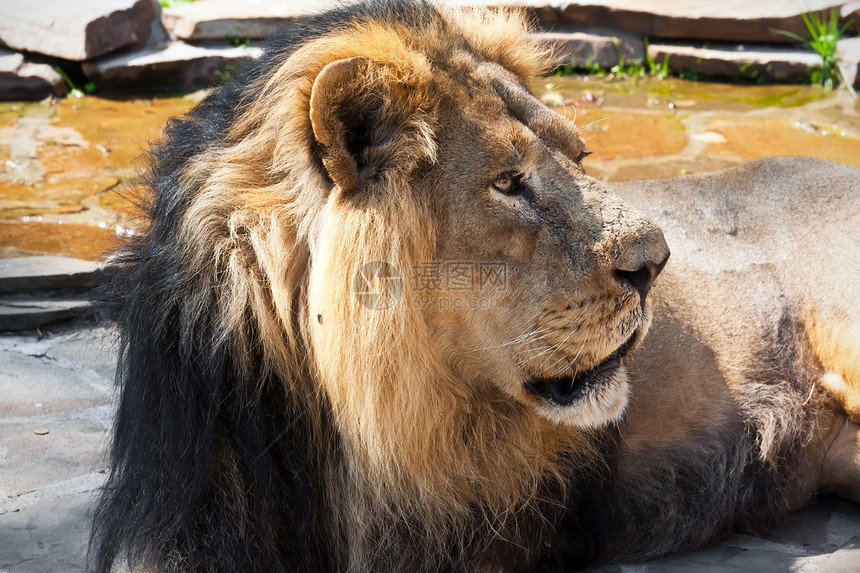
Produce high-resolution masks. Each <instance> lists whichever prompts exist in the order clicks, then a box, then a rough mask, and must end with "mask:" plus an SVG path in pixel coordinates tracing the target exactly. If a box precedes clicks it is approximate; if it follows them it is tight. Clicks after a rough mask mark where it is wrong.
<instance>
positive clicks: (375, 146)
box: [310, 57, 432, 193]
mask: <svg viewBox="0 0 860 573" xmlns="http://www.w3.org/2000/svg"><path fill="white" fill-rule="evenodd" d="M410 80H415V78H414V77H411V78H410V77H406V78H404V77H403V76H402V75H401V74H399V73H398V72H397V70H395V69H393V68H392V67H390V66H387V65H384V64H380V63H377V62H374V61H373V60H370V59H369V58H365V57H352V58H346V59H342V60H336V61H334V62H332V63H330V64H328V65H327V66H325V67H324V68H323V69H322V71H320V73H319V74H318V75H317V77H316V79H315V80H314V84H313V87H312V89H311V97H310V120H311V129H312V130H313V135H314V139H315V140H316V143H317V145H318V146H319V151H320V154H321V157H322V162H323V166H324V167H325V170H326V171H327V173H328V176H329V177H330V178H331V180H332V182H334V183H335V185H337V186H338V188H339V190H340V192H341V193H351V192H353V191H354V190H356V189H358V188H361V187H363V186H364V185H365V184H366V183H367V182H369V181H372V180H373V179H374V178H377V177H379V176H380V175H381V174H382V173H383V172H384V171H385V170H390V169H398V170H407V169H409V168H410V167H411V166H412V165H414V164H415V162H416V161H418V160H419V158H420V157H421V156H422V155H426V153H424V152H423V148H432V141H430V140H429V139H428V137H429V133H430V131H431V130H430V129H429V126H427V124H426V122H424V121H422V119H421V118H420V117H416V112H417V113H419V114H420V113H421V111H422V108H423V106H422V105H421V104H420V103H419V105H416V100H418V101H419V102H420V100H421V99H422V98H421V97H420V96H418V95H417V94H419V93H420V92H421V91H422V90H420V89H417V90H416V89H415V88H416V85H415V82H414V81H410ZM419 126H424V127H419ZM419 133H421V134H422V136H421V137H416V135H418V134H419Z"/></svg>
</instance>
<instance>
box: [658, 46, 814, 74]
mask: <svg viewBox="0 0 860 573" xmlns="http://www.w3.org/2000/svg"><path fill="white" fill-rule="evenodd" d="M648 55H649V56H650V57H651V59H652V60H654V61H655V62H657V63H662V62H663V61H664V59H665V58H666V57H667V56H668V67H669V70H670V71H671V72H673V73H680V72H695V73H697V74H701V75H703V76H707V77H712V78H733V79H738V78H741V79H746V80H751V81H757V80H761V81H768V82H794V81H799V80H801V79H803V78H804V77H806V76H807V74H808V73H809V69H810V68H813V67H815V66H818V65H820V63H821V59H820V58H819V57H818V55H816V54H813V53H812V52H807V51H804V50H792V49H788V48H776V47H770V46H748V47H745V46H734V45H727V46H722V47H719V46H711V47H707V48H704V47H699V46H691V45H666V44H651V45H649V46H648Z"/></svg>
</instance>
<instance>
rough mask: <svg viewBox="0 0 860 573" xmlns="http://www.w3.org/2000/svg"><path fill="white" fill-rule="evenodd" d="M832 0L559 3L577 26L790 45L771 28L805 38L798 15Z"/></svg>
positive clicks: (819, 8) (827, 6) (592, 0)
mask: <svg viewBox="0 0 860 573" xmlns="http://www.w3.org/2000/svg"><path fill="white" fill-rule="evenodd" d="M842 4H844V2H837V1H834V0H759V1H758V2H750V1H749V0H724V1H723V2H712V1H709V0H654V1H653V2H641V1H640V0H597V1H595V0H583V1H578V2H565V3H562V6H563V8H562V17H563V19H564V20H565V21H566V22H568V23H570V24H573V25H576V26H586V27H601V28H611V29H614V30H622V31H625V32H629V33H631V34H636V35H639V36H645V37H648V38H651V39H657V38H665V39H669V38H673V39H686V40H711V41H718V42H738V43H750V42H762V43H793V42H794V40H792V39H790V38H787V37H785V36H783V35H781V34H778V33H777V32H775V30H786V31H789V32H792V33H795V34H798V35H800V36H806V35H807V30H806V25H805V24H804V23H803V18H802V16H801V15H802V14H804V13H808V12H817V11H822V10H824V11H826V10H830V9H837V10H838V9H839V8H840V7H841V6H842Z"/></svg>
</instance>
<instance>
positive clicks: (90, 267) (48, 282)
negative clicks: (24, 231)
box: [0, 256, 100, 294]
mask: <svg viewBox="0 0 860 573" xmlns="http://www.w3.org/2000/svg"><path fill="white" fill-rule="evenodd" d="M99 268H100V267H99V265H98V264H96V263H93V262H91V261H84V260H81V259H72V258H69V257H53V256H45V257H21V258H15V259H0V294H6V293H33V292H36V291H40V290H46V289H84V288H92V287H94V286H95V285H96V282H97V279H98V270H99Z"/></svg>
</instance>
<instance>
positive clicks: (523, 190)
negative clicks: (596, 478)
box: [418, 75, 669, 428]
mask: <svg viewBox="0 0 860 573" xmlns="http://www.w3.org/2000/svg"><path fill="white" fill-rule="evenodd" d="M476 81H481V80H480V79H479V80H476ZM485 81H486V80H485ZM487 83H488V84H489V85H486V86H484V88H485V89H483V90H473V95H472V97H471V98H465V97H456V96H454V97H452V98H451V101H449V102H448V106H450V107H449V109H446V110H445V112H444V114H443V115H444V116H445V117H447V118H452V119H449V120H448V121H447V122H446V124H445V126H444V127H443V128H442V130H441V132H440V139H439V161H438V168H436V169H432V170H430V171H429V172H428V173H427V174H426V176H425V177H424V180H425V181H423V182H422V183H421V184H419V186H418V188H421V187H424V186H425V185H426V186H427V187H432V188H433V193H434V196H435V197H436V198H437V201H438V203H437V204H438V208H439V211H438V213H439V215H440V224H439V227H438V231H437V233H438V234H437V237H438V238H437V250H436V262H437V263H438V265H437V275H439V274H440V273H438V269H439V268H441V269H442V270H444V271H445V273H444V274H445V276H444V277H442V276H439V277H438V278H439V279H442V278H444V279H445V280H446V281H447V282H446V284H445V285H444V286H442V284H441V280H440V281H439V282H437V284H435V285H433V284H431V283H430V281H428V280H426V279H427V277H426V276H420V275H419V276H418V279H419V281H421V280H424V283H425V284H424V285H423V286H424V287H425V291H424V298H423V300H424V301H427V302H429V303H430V304H424V305H422V307H423V308H425V312H426V316H427V319H428V321H429V322H430V324H431V327H432V330H433V332H434V335H435V336H438V339H439V340H441V341H442V344H443V345H444V346H445V349H446V351H447V352H449V353H450V356H451V360H452V362H453V363H454V364H456V365H458V368H459V370H460V372H461V373H462V374H463V375H465V376H466V377H468V378H469V383H472V384H487V383H489V384H493V385H495V386H496V387H498V388H499V389H501V390H502V391H503V392H504V393H506V394H507V395H509V396H511V397H513V398H514V399H516V400H518V401H520V402H522V403H525V404H527V405H528V406H529V407H532V408H534V410H535V411H537V412H538V413H539V414H541V415H543V416H545V417H547V418H549V419H551V420H554V421H558V422H563V423H565V424H569V425H572V426H575V427H580V428H584V427H593V426H596V425H600V424H604V423H606V422H607V421H610V420H612V419H615V418H617V417H618V416H619V415H620V414H621V412H622V411H623V409H624V407H625V405H626V403H627V394H628V390H627V377H626V371H625V367H624V358H625V357H626V356H628V355H629V354H630V353H631V352H632V351H634V350H635V349H636V347H637V346H638V344H639V342H640V341H641V339H642V337H643V335H644V334H645V332H646V330H647V328H648V325H649V322H650V315H649V312H648V300H647V296H646V295H647V293H648V288H649V287H650V285H651V281H652V280H653V279H654V277H655V276H656V275H657V273H659V271H660V270H661V269H662V267H663V264H664V263H665V261H666V259H667V257H668V253H669V251H668V249H667V246H666V243H665V241H664V240H663V235H662V233H661V231H660V230H659V229H658V228H657V226H656V225H655V224H653V223H652V222H651V221H649V220H648V219H647V218H645V217H644V216H643V215H641V214H639V213H637V212H636V211H634V210H633V209H631V208H630V207H628V206H627V205H625V204H624V203H622V202H621V200H620V199H619V198H618V197H617V196H615V195H614V194H613V193H612V192H611V191H610V190H609V189H608V188H607V187H606V186H605V185H604V184H602V183H600V182H599V181H597V180H595V179H594V178H592V177H590V176H588V175H587V174H586V173H585V171H584V170H583V168H582V166H581V165H580V160H581V159H582V157H584V154H585V153H584V150H585V145H584V142H583V141H582V139H581V138H580V137H579V135H578V134H577V132H576V131H575V129H574V127H573V125H572V124H569V123H568V122H566V121H564V120H562V118H561V117H560V116H557V115H556V114H555V113H554V112H552V111H550V110H548V109H546V108H544V107H543V106H541V105H540V104H539V103H538V102H537V101H536V100H534V98H532V97H531V96H530V95H529V94H528V93H527V92H526V91H525V90H523V89H522V88H520V87H519V86H517V85H516V84H515V83H514V82H512V81H510V80H509V79H508V78H505V77H504V76H502V75H499V76H498V77H493V79H492V80H490V81H488V82H487ZM450 89H451V92H450V93H453V94H458V89H457V87H455V86H454V85H451V86H450ZM475 94H477V95H475ZM463 273H471V274H472V277H471V282H467V280H464V277H463ZM427 287H432V288H435V289H436V291H437V293H436V294H437V295H438V296H437V297H436V298H435V299H434V298H433V297H432V295H431V296H429V297H428V296H427V292H426V290H427ZM434 300H435V301H436V303H435V304H434Z"/></svg>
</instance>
